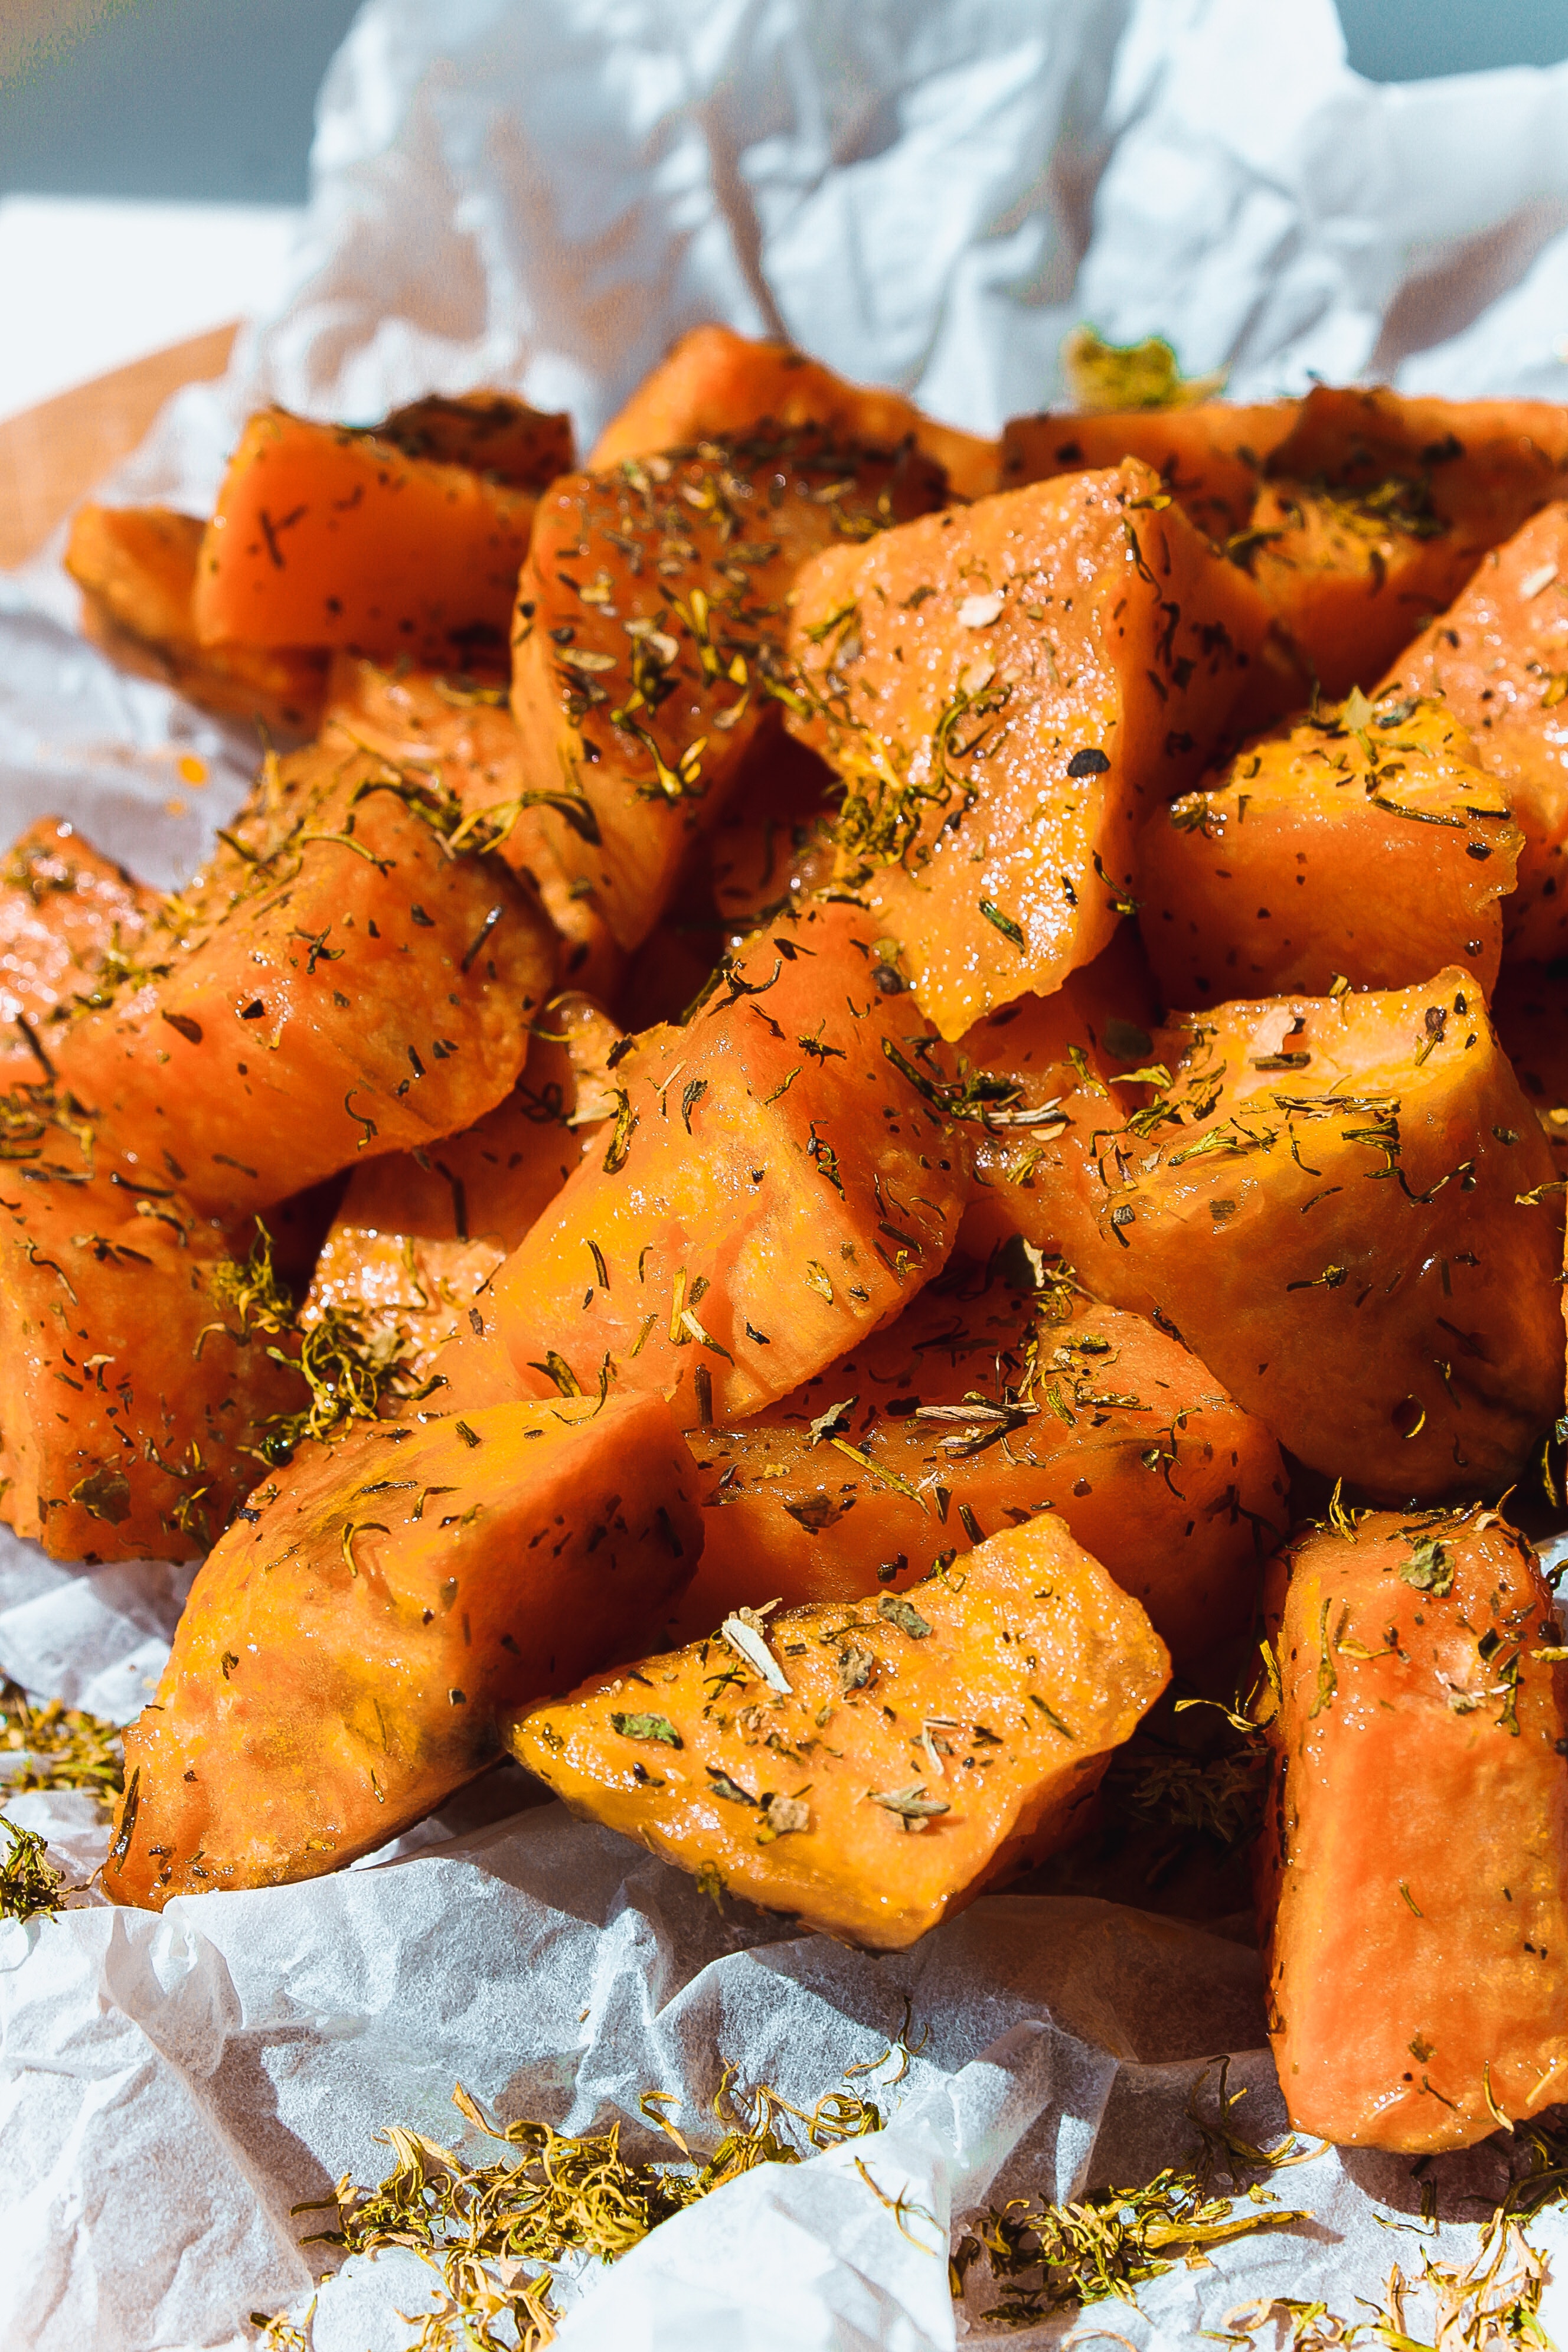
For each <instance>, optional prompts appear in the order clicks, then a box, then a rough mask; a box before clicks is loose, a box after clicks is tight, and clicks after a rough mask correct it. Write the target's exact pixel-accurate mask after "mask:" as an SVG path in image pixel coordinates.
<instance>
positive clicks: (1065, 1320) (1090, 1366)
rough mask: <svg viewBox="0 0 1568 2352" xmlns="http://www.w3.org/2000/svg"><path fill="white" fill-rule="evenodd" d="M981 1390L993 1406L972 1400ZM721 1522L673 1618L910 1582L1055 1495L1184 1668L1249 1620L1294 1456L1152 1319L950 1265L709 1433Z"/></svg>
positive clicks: (691, 1630) (709, 1507) (679, 1623)
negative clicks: (879, 1320)
mask: <svg viewBox="0 0 1568 2352" xmlns="http://www.w3.org/2000/svg"><path fill="white" fill-rule="evenodd" d="M977 1400H978V1402H977ZM692 1445H693V1449H694V1451H695V1453H696V1456H697V1465H698V1471H699V1474H700V1477H701V1480H702V1506H703V1508H702V1517H703V1524H704V1528H705V1529H706V1535H705V1538H704V1542H703V1549H702V1559H701V1563H700V1567H699V1569H698V1571H697V1574H696V1576H695V1577H694V1578H693V1580H692V1581H691V1583H690V1584H689V1586H688V1587H687V1589H686V1591H685V1593H684V1595H683V1596H682V1598H681V1601H680V1603H679V1608H678V1610H677V1612H676V1616H675V1619H674V1622H673V1626H672V1629H671V1630H672V1633H673V1636H674V1638H675V1639H677V1640H689V1639H693V1638H695V1637H696V1636H698V1635H700V1634H703V1633H712V1632H713V1630H714V1628H715V1627H716V1626H718V1625H719V1624H720V1622H721V1620H722V1619H723V1618H724V1617H725V1616H727V1615H729V1614H730V1613H731V1612H733V1611H734V1610H735V1609H737V1608H739V1607H741V1606H742V1605H745V1606H748V1607H752V1608H760V1607H763V1606H764V1605H765V1604H766V1603H767V1602H768V1601H777V1600H782V1601H784V1605H785V1606H786V1607H788V1608H795V1607H796V1606H798V1605H800V1604H802V1603H804V1602H806V1601H853V1600H854V1599H855V1598H856V1596H857V1595H858V1593H860V1592H863V1591H864V1590H865V1588H866V1584H867V1580H868V1572H869V1570H871V1569H873V1568H875V1570H876V1572H877V1578H878V1581H879V1584H881V1585H883V1586H886V1587H888V1588H889V1589H900V1588H902V1587H904V1586H907V1585H910V1584H912V1583H915V1582H918V1580H920V1579H921V1577H923V1576H926V1575H929V1574H930V1573H931V1570H932V1569H933V1568H934V1567H936V1566H938V1565H939V1564H941V1563H942V1562H944V1561H945V1562H951V1561H952V1559H954V1558H955V1557H958V1558H963V1556H964V1555H966V1554H967V1553H968V1552H969V1551H970V1549H971V1547H972V1546H973V1545H974V1544H977V1543H980V1542H983V1541H984V1539H985V1538H986V1537H987V1536H990V1535H993V1534H994V1533H996V1532H997V1531H998V1530H999V1529H1003V1528H1006V1527H1007V1525H1008V1524H1009V1522H1012V1523H1015V1524H1016V1523H1017V1522H1019V1521H1021V1520H1024V1519H1026V1518H1030V1517H1033V1516H1034V1515H1035V1514H1036V1513H1037V1512H1039V1511H1043V1510H1048V1509H1051V1508H1052V1507H1054V1508H1055V1509H1057V1510H1058V1511H1059V1512H1060V1514H1061V1516H1062V1518H1063V1519H1064V1520H1065V1522H1066V1524H1067V1526H1068V1529H1069V1531H1070V1532H1071V1534H1072V1535H1073V1536H1074V1538H1076V1539H1077V1541H1078V1542H1079V1543H1081V1544H1082V1545H1083V1546H1084V1547H1085V1549H1087V1550H1089V1551H1092V1552H1093V1554H1094V1557H1095V1558H1096V1559H1098V1560H1099V1561H1100V1564H1101V1566H1102V1567H1104V1568H1105V1569H1106V1570H1107V1571H1108V1572H1109V1574H1110V1575H1111V1576H1112V1577H1113V1578H1114V1579H1115V1580H1116V1582H1117V1583H1118V1584H1120V1585H1121V1588H1122V1590H1123V1591H1125V1592H1131V1593H1132V1594H1133V1595H1134V1596H1135V1597H1136V1599H1137V1600H1139V1601H1142V1605H1143V1607H1144V1608H1145V1609H1146V1610H1147V1611H1148V1612H1149V1616H1150V1620H1151V1622H1152V1625H1153V1627H1154V1631H1155V1632H1156V1633H1158V1634H1159V1636H1160V1638H1161V1640H1162V1641H1163V1642H1164V1643H1166V1644H1167V1646H1168V1647H1169V1649H1170V1651H1171V1654H1172V1655H1173V1658H1174V1659H1175V1661H1176V1663H1177V1664H1178V1665H1183V1664H1190V1663H1191V1662H1192V1661H1193V1660H1194V1659H1195V1658H1198V1657H1201V1656H1202V1655H1203V1654H1204V1653H1205V1651H1207V1650H1210V1649H1212V1648H1213V1647H1214V1645H1215V1643H1217V1642H1222V1641H1226V1640H1227V1639H1229V1638H1230V1637H1231V1636H1232V1635H1234V1634H1236V1633H1239V1632H1240V1631H1241V1630H1242V1629H1243V1628H1244V1627H1245V1626H1246V1625H1247V1623H1248V1622H1250V1620H1251V1617H1252V1614H1253V1611H1254V1608H1255V1606H1256V1603H1257V1597H1258V1570H1259V1566H1260V1563H1261V1561H1262V1560H1263V1559H1265V1558H1266V1557H1267V1556H1268V1551H1269V1549H1270V1547H1271V1546H1272V1544H1273V1543H1274V1542H1276V1541H1277V1540H1278V1539H1279V1536H1280V1535H1282V1533H1283V1532H1284V1528H1285V1526H1286V1522H1287V1519H1288V1517H1289V1513H1288V1508H1287V1504H1286V1484H1285V1474H1284V1470H1283V1468H1282V1466H1281V1464H1280V1460H1279V1448H1278V1447H1277V1446H1276V1444H1275V1443H1274V1440H1273V1439H1272V1438H1271V1437H1270V1436H1269V1434H1268V1431H1267V1430H1266V1429H1265V1428H1264V1427H1263V1425H1262V1423H1260V1422H1258V1421H1255V1420H1253V1419H1252V1417H1251V1416H1250V1415H1249V1414H1247V1413H1245V1412H1242V1411H1241V1409H1240V1407H1239V1406H1238V1405H1237V1404H1235V1403H1234V1402H1232V1401H1231V1399H1230V1398H1229V1397H1227V1396H1226V1393H1225V1391H1224V1390H1223V1389H1222V1388H1221V1387H1220V1385H1219V1382H1218V1381H1215V1380H1214V1379H1213V1378H1212V1377H1211V1375H1210V1374H1209V1373H1208V1372H1206V1371H1205V1370H1204V1367H1203V1366H1202V1364H1200V1363H1199V1362H1198V1360H1197V1359H1196V1357H1194V1356H1192V1355H1189V1354H1188V1353H1187V1351H1186V1350H1185V1349H1184V1348H1181V1347H1178V1346H1177V1344H1176V1342H1175V1341H1174V1340H1173V1339H1166V1338H1164V1337H1163V1334H1162V1333H1160V1332H1158V1331H1156V1330H1155V1329H1154V1328H1153V1326H1152V1324H1151V1323H1146V1322H1145V1321H1144V1320H1143V1318H1142V1316H1138V1315H1125V1314H1121V1313H1120V1312H1119V1311H1118V1310H1117V1309H1116V1308H1115V1307H1097V1306H1095V1305H1093V1304H1092V1303H1091V1302H1090V1301H1089V1300H1088V1299H1085V1298H1082V1297H1075V1296H1074V1295H1073V1293H1072V1291H1071V1289H1070V1286H1068V1285H1066V1284H1061V1285H1058V1286H1057V1287H1056V1288H1055V1290H1054V1292H1053V1293H1051V1294H1049V1295H1048V1296H1047V1304H1046V1306H1045V1307H1044V1308H1043V1309H1042V1308H1041V1307H1038V1306H1037V1301H1036V1300H1035V1299H1034V1298H1032V1297H1020V1296H1018V1295H1016V1294H1014V1293H1011V1292H1009V1291H1008V1290H1007V1289H1006V1287H1005V1286H1003V1285H1002V1284H1000V1283H997V1284H994V1285H991V1286H986V1285H985V1284H984V1279H983V1278H982V1279H979V1280H977V1279H976V1278H975V1277H974V1276H973V1273H971V1274H970V1275H969V1276H968V1278H967V1280H966V1281H965V1283H964V1284H963V1286H961V1287H958V1288H954V1286H953V1283H952V1269H950V1270H949V1272H948V1274H946V1275H944V1276H943V1277H942V1282H941V1284H940V1286H939V1287H938V1289H936V1290H931V1289H928V1290H925V1291H922V1292H921V1296H920V1297H919V1298H917V1299H916V1300H915V1302H914V1304H913V1305H912V1306H910V1307H906V1308H905V1309H904V1312H903V1313H902V1314H901V1315H900V1317H899V1319H898V1321H897V1322H896V1323H894V1324H892V1325H890V1326H889V1328H888V1329H886V1330H883V1331H877V1332H873V1333H871V1334H869V1335H868V1337H867V1338H866V1339H863V1340H862V1341H860V1342H859V1344H858V1346H857V1347H856V1348H855V1349H853V1350H852V1351H851V1353H850V1354H849V1355H847V1356H846V1357H844V1358H842V1359H841V1360H839V1362H837V1363H836V1364H832V1365H829V1367H828V1369H827V1370H826V1371H825V1372H822V1373H819V1374H818V1375H817V1377H816V1379H815V1380H814V1381H809V1382H807V1383H806V1385H805V1387H804V1388H800V1389H796V1390H795V1391H793V1393H792V1394H791V1395H789V1396H787V1397H784V1398H781V1399H780V1401H779V1402H778V1403H777V1404H774V1405H770V1406H768V1407H767V1409H766V1410H765V1411H764V1412H761V1413H758V1414H756V1415H755V1416H753V1418H752V1419H751V1420H750V1421H744V1422H740V1423H735V1424H732V1425H731V1427H729V1428H726V1429H711V1430H704V1431H702V1432H701V1433H700V1435H694V1436H693V1439H692Z"/></svg>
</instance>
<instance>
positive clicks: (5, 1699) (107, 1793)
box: [0, 1682, 125, 1805]
mask: <svg viewBox="0 0 1568 2352" xmlns="http://www.w3.org/2000/svg"><path fill="white" fill-rule="evenodd" d="M12 1757H20V1758H24V1759H26V1760H25V1761H24V1762H22V1763H21V1765H20V1769H16V1770H6V1769H5V1765H6V1762H7V1760H8V1759H10V1758H12ZM0 1785H3V1786H4V1787H5V1790H6V1791H7V1793H10V1794H16V1795H20V1794H21V1793H22V1792H23V1791H24V1790H28V1789H82V1790H86V1791H87V1792H88V1793H89V1795H91V1796H94V1797H96V1798H97V1799H98V1800H99V1801H100V1804H103V1805H108V1804H110V1802H111V1801H112V1800H113V1799H114V1798H115V1797H117V1796H118V1795H119V1794H120V1791H121V1789H123V1787H124V1786H125V1757H124V1751H123V1748H122V1747H121V1735H120V1729H119V1727H118V1725H116V1724H112V1723H109V1722H106V1721H105V1719H104V1717H102V1716H100V1715H89V1713H88V1712H87V1710H86V1709H85V1708H84V1707H79V1706H64V1705H63V1704H62V1702H61V1701H60V1700H59V1699H58V1698H51V1699H46V1701H45V1702H44V1704H43V1705H42V1706H34V1705H33V1703H32V1701H31V1700H30V1699H29V1698H28V1696H27V1695H26V1691H24V1690H22V1689H21V1688H20V1687H19V1686H18V1685H16V1683H13V1682H7V1683H6V1684H5V1685H4V1686H3V1687H0Z"/></svg>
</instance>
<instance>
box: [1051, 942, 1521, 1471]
mask: <svg viewBox="0 0 1568 2352" xmlns="http://www.w3.org/2000/svg"><path fill="white" fill-rule="evenodd" d="M1153 1049H1154V1055H1155V1060H1156V1063H1157V1064H1159V1065H1160V1066H1163V1070H1165V1071H1168V1072H1169V1073H1170V1079H1169V1084H1168V1085H1165V1084H1162V1085H1161V1087H1160V1088H1159V1091H1158V1092H1157V1094H1155V1096H1154V1097H1153V1099H1152V1100H1151V1101H1149V1102H1148V1103H1146V1104H1145V1105H1144V1107H1143V1108H1142V1109H1139V1110H1136V1111H1134V1112H1132V1113H1131V1115H1126V1114H1123V1115H1121V1116H1117V1117H1114V1118H1112V1117H1108V1118H1107V1119H1106V1121H1105V1124H1104V1127H1103V1129H1100V1131H1098V1132H1096V1133H1094V1134H1092V1135H1091V1137H1090V1151H1089V1155H1088V1158H1087V1174H1088V1178H1089V1184H1090V1187H1091V1189H1090V1192H1089V1199H1090V1200H1091V1201H1092V1202H1094V1203H1095V1219H1094V1234H1093V1237H1092V1238H1089V1237H1086V1235H1085V1234H1084V1232H1083V1229H1082V1227H1081V1225H1079V1227H1078V1228H1077V1229H1076V1230H1075V1234H1074V1252H1075V1257H1074V1262H1075V1264H1076V1265H1077V1267H1078V1270H1079V1276H1080V1278H1081V1279H1082V1280H1083V1281H1084V1282H1085V1284H1086V1285H1087V1286H1088V1287H1089V1289H1090V1290H1091V1291H1093V1292H1094V1293H1096V1294H1097V1295H1098V1296H1099V1297H1104V1298H1108V1299H1110V1300H1112V1301H1113V1302H1114V1303H1115V1304H1116V1305H1117V1306H1119V1307H1131V1308H1132V1309H1133V1310H1134V1311H1136V1312H1137V1313H1139V1314H1143V1315H1148V1316H1151V1317H1152V1318H1153V1319H1154V1320H1155V1321H1156V1322H1157V1323H1158V1324H1159V1325H1160V1328H1162V1329H1163V1330H1166V1331H1169V1330H1172V1329H1175V1330H1177V1331H1179V1333H1180V1334H1181V1336H1182V1338H1183V1339H1184V1340H1185V1341H1186V1343H1187V1345H1188V1346H1189V1347H1191V1348H1194V1349H1196V1351H1197V1353H1198V1354H1199V1356H1200V1357H1201V1358H1202V1359H1203V1360H1204V1362H1205V1363H1206V1364H1207V1365H1208V1367H1209V1370H1211V1371H1212V1372H1214V1373H1215V1376H1216V1378H1218V1379H1219V1380H1221V1381H1224V1383H1225V1385H1226V1388H1227V1389H1228V1390H1229V1391H1230V1393H1231V1394H1232V1396H1234V1397H1235V1398H1236V1399H1237V1402H1238V1403H1239V1404H1241V1405H1243V1406H1245V1407H1246V1409H1247V1411H1248V1412H1255V1413H1257V1414H1258V1417H1259V1418H1260V1419H1261V1420H1262V1421H1264V1422H1266V1423H1268V1426H1269V1428H1271V1429H1272V1430H1273V1432H1274V1433H1275V1435H1276V1436H1277V1437H1278V1438H1279V1440H1280V1442H1281V1444H1285V1445H1288V1446H1289V1448H1290V1450H1291V1452H1292V1453H1294V1454H1299V1455H1300V1458H1301V1459H1302V1460H1303V1461H1305V1462H1308V1463H1310V1464H1311V1465H1312V1466H1313V1467H1314V1468H1316V1469H1319V1470H1321V1471H1323V1472H1324V1473H1325V1474H1326V1475H1329V1476H1330V1477H1341V1476H1342V1477H1343V1478H1344V1479H1345V1480H1346V1481H1347V1483H1350V1484H1352V1485H1355V1486H1360V1487H1361V1488H1363V1490H1364V1491H1365V1492H1366V1493H1367V1494H1368V1495H1369V1496H1373V1497H1376V1498H1379V1499H1383V1498H1387V1499H1389V1500H1398V1499H1400V1498H1403V1497H1407V1496H1413V1495H1414V1496H1420V1497H1421V1498H1422V1499H1424V1500H1426V1501H1434V1500H1436V1499H1438V1498H1439V1497H1441V1496H1446V1495H1451V1494H1454V1493H1464V1492H1469V1493H1472V1494H1473V1493H1474V1492H1475V1491H1476V1489H1477V1488H1478V1487H1479V1488H1481V1489H1483V1490H1484V1489H1485V1488H1487V1487H1488V1486H1489V1485H1491V1484H1493V1483H1494V1482H1495V1483H1498V1484H1501V1483H1505V1482H1506V1481H1507V1480H1508V1479H1509V1478H1510V1476H1512V1475H1515V1474H1516V1473H1517V1472H1518V1470H1519V1469H1520V1467H1521V1465H1522V1463H1523V1461H1524V1459H1525V1456H1526V1454H1527V1453H1528V1450H1529V1448H1530V1445H1531V1441H1532V1439H1533V1438H1534V1437H1535V1436H1536V1435H1537V1434H1538V1433H1540V1432H1541V1431H1542V1429H1543V1428H1544V1427H1545V1426H1546V1424H1547V1423H1549V1422H1550V1421H1551V1420H1552V1418H1553V1417H1554V1416H1555V1414H1556V1412H1557V1411H1558V1410H1559V1404H1558V1400H1559V1398H1560V1396H1561V1394H1562V1388H1563V1325H1562V1318H1561V1315H1560V1313H1559V1311H1558V1285H1557V1276H1558V1274H1559V1272H1560V1270H1561V1265H1560V1258H1561V1251H1562V1238H1561V1234H1562V1225H1561V1218H1562V1212H1561V1208H1560V1206H1559V1205H1558V1204H1559V1203H1560V1202H1561V1201H1562V1198H1563V1196H1562V1193H1561V1192H1558V1191H1557V1190H1556V1189H1555V1175H1556V1171H1555V1170H1554V1169H1553V1167H1552V1153H1551V1150H1550V1148H1549V1146H1548V1145H1547V1142H1546V1140H1545V1138H1544V1137H1543V1136H1542V1132H1541V1129H1540V1126H1539V1124H1538V1122H1537V1120H1536V1118H1535V1116H1534V1113H1533V1112H1532V1111H1531V1108H1530V1105H1529V1103H1528V1101H1527V1100H1526V1098H1525V1097H1524V1096H1523V1094H1522V1093H1521V1089H1520V1086H1519V1082H1518V1080H1517V1079H1516V1077H1515V1076H1514V1074H1513V1071H1512V1069H1511V1068H1510V1065H1509V1063H1508V1061H1507V1059H1506V1057H1505V1056H1504V1055H1503V1053H1502V1051H1501V1048H1500V1046H1499V1045H1498V1042H1497V1038H1496V1035H1495V1033H1494V1032H1493V1029H1492V1026H1491V1024H1490V1022H1489V1020H1488V1018H1487V1013H1486V1007H1485V1003H1484V1000H1483V997H1482V994H1481V991H1480V987H1479V983H1478V982H1477V981H1476V980H1475V979H1474V977H1473V975H1472V974H1471V973H1469V972H1468V971H1464V970H1463V969H1462V968H1460V967H1457V966H1453V965H1450V966H1449V967H1448V969H1447V971H1440V972H1438V973H1437V974H1436V977H1435V978H1433V979H1432V980H1429V981H1427V982H1426V983H1425V984H1424V985H1423V986H1421V987H1419V988H1406V989H1400V990H1393V991H1389V992H1386V993H1377V994H1367V995H1355V994H1345V995H1342V996H1340V997H1337V998H1327V999H1325V998H1321V997H1316V998H1314V997H1308V996H1287V997H1283V998H1280V997H1276V998H1272V999H1269V1000H1268V1001H1266V1002H1264V1003H1234V1004H1222V1005H1217V1006H1215V1008H1214V1010H1213V1011H1212V1012H1207V1013H1188V1014H1184V1015H1182V1016H1181V1017H1179V1018H1178V1019H1176V1020H1175V1021H1173V1024H1171V1026H1170V1027H1169V1028H1167V1029H1164V1030H1161V1031H1158V1032H1156V1034H1155V1036H1154V1039H1153ZM1085 1172H1086V1168H1085V1162H1084V1160H1081V1159H1080V1160H1075V1162H1074V1163H1073V1164H1072V1165H1071V1166H1070V1167H1069V1168H1068V1171H1067V1177H1068V1181H1082V1179H1083V1177H1084V1174H1085ZM1070 1213H1071V1212H1070V1211H1069V1214H1070Z"/></svg>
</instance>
